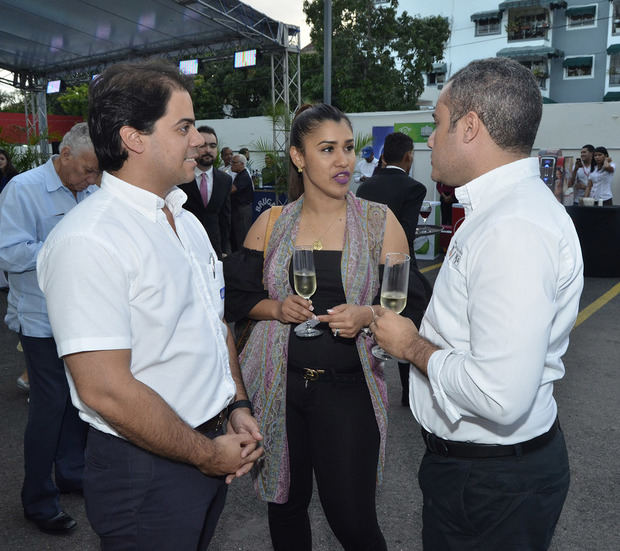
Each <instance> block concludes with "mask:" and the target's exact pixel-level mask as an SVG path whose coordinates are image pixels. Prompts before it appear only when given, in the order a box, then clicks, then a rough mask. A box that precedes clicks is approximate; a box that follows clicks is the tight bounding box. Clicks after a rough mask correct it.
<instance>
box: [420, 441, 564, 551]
mask: <svg viewBox="0 0 620 551" xmlns="http://www.w3.org/2000/svg"><path fill="white" fill-rule="evenodd" d="M569 478H570V476H569V468H568V455H567V452H566V444H565V443H564V436H563V434H562V432H561V431H558V432H557V434H556V436H555V437H554V438H553V440H551V442H549V443H548V444H547V445H546V446H544V447H543V448H541V449H539V450H536V451H534V452H531V453H527V454H525V455H522V456H519V457H517V456H513V457H502V458H497V459H458V458H450V457H442V456H440V455H436V454H432V453H430V452H428V451H427V452H426V454H425V455H424V458H423V459H422V464H421V466H420V472H419V482H420V487H421V488H422V493H423V497H424V505H423V511H422V519H423V526H424V527H423V530H422V536H423V541H424V550H425V551H450V550H454V551H474V550H476V551H479V550H485V549H489V550H496V549H497V550H502V551H504V550H510V551H517V550H520V551H536V550H545V549H547V548H548V547H549V545H550V543H551V538H552V536H553V532H554V530H555V525H556V523H557V521H558V518H559V516H560V512H561V511H562V506H563V504H564V500H565V499H566V494H567V492H568V485H569Z"/></svg>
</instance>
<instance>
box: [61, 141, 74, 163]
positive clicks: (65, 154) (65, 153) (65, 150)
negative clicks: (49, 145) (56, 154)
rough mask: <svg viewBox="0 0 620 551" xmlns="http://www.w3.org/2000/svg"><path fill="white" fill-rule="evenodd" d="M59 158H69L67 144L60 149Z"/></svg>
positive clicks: (69, 151) (64, 159)
mask: <svg viewBox="0 0 620 551" xmlns="http://www.w3.org/2000/svg"><path fill="white" fill-rule="evenodd" d="M60 158H61V159H62V160H63V161H67V160H69V159H70V158H71V148H70V147H69V146H68V145H65V147H63V148H62V149H61V150H60Z"/></svg>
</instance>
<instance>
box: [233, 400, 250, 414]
mask: <svg viewBox="0 0 620 551" xmlns="http://www.w3.org/2000/svg"><path fill="white" fill-rule="evenodd" d="M238 408H248V409H249V410H250V414H252V415H254V408H253V407H252V402H250V400H237V401H236V402H233V403H232V404H230V405H229V406H228V417H230V414H231V413H232V412H233V411H235V410H236V409H238Z"/></svg>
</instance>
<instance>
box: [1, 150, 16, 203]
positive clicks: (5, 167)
mask: <svg viewBox="0 0 620 551" xmlns="http://www.w3.org/2000/svg"><path fill="white" fill-rule="evenodd" d="M13 176H17V170H16V169H15V167H14V166H13V163H11V156H10V155H9V152H8V151H7V150H6V149H0V192H2V190H3V189H4V186H6V185H7V184H8V183H9V180H10V179H11V178H13Z"/></svg>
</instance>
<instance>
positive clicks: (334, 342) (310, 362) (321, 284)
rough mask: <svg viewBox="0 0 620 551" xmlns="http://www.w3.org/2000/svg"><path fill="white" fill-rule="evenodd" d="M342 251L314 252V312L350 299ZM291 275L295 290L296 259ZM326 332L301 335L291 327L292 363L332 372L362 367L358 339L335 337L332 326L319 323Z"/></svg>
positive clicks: (348, 370) (323, 311)
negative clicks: (345, 285)
mask: <svg viewBox="0 0 620 551" xmlns="http://www.w3.org/2000/svg"><path fill="white" fill-rule="evenodd" d="M341 258H342V251H314V267H315V270H316V292H315V293H314V295H313V296H312V297H311V300H312V305H313V306H314V313H315V314H316V315H317V316H319V315H323V314H327V309H328V308H333V307H334V306H338V305H339V304H345V303H346V302H347V300H346V297H345V295H344V288H343V286H342V276H341V273H340V261H341ZM289 278H290V282H291V287H293V289H294V288H295V286H294V285H293V262H292V261H291V264H290V267H289ZM316 327H317V328H318V329H321V330H322V331H323V333H322V334H321V335H319V336H317V337H298V336H297V335H296V334H295V331H294V330H293V329H294V327H291V334H290V337H289V344H288V361H289V364H293V365H295V366H296V367H297V368H304V367H311V368H314V369H322V368H328V369H331V370H332V371H340V372H351V371H356V370H358V369H361V362H360V358H359V354H358V353H357V347H356V345H355V339H345V338H342V337H334V335H333V334H332V331H331V329H330V328H329V325H328V324H326V323H320V324H319V325H317V326H316Z"/></svg>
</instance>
